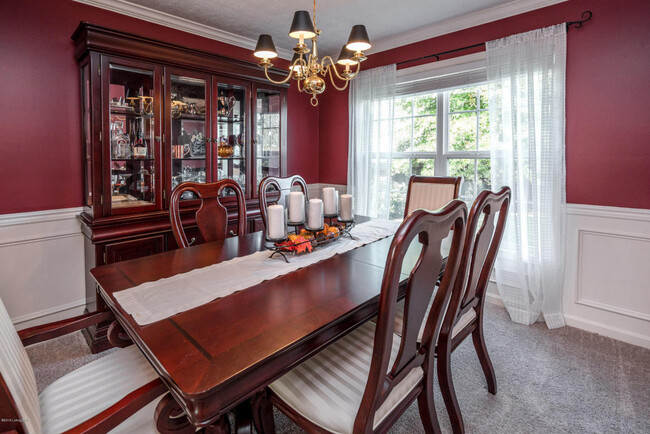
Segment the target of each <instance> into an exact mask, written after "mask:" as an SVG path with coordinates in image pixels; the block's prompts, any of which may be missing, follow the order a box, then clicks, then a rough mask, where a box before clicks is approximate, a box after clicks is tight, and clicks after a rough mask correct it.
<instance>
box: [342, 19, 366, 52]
mask: <svg viewBox="0 0 650 434" xmlns="http://www.w3.org/2000/svg"><path fill="white" fill-rule="evenodd" d="M345 46H346V47H347V48H348V49H349V50H352V51H363V50H367V49H368V48H370V47H371V45H370V38H369V37H368V31H367V30H366V26H364V25H363V24H357V25H355V26H353V27H352V30H351V31H350V37H349V38H348V43H347V44H346V45H345Z"/></svg>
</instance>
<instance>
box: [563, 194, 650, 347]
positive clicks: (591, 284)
mask: <svg viewBox="0 0 650 434" xmlns="http://www.w3.org/2000/svg"><path fill="white" fill-rule="evenodd" d="M648 258H650V210H644V209H633V208H617V207H606V206H592V205H573V204H570V205H567V250H566V272H565V273H566V274H565V291H564V315H565V317H566V321H567V324H568V325H570V326H573V327H578V328H582V329H585V330H588V331H591V332H595V333H599V334H602V335H605V336H609V337H612V338H615V339H619V340H622V341H625V342H628V343H631V344H635V345H640V346H642V347H645V348H650V267H649V266H648Z"/></svg>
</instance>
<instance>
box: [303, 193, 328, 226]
mask: <svg viewBox="0 0 650 434" xmlns="http://www.w3.org/2000/svg"><path fill="white" fill-rule="evenodd" d="M323 223H324V221H323V201H322V200H320V199H311V200H310V201H309V210H308V211H307V227H308V228H309V229H320V228H322V227H323Z"/></svg>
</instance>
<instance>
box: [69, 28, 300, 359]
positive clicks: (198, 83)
mask: <svg viewBox="0 0 650 434" xmlns="http://www.w3.org/2000/svg"><path fill="white" fill-rule="evenodd" d="M72 39H73V40H74V43H75V56H76V58H77V61H78V63H79V67H80V78H81V116H82V146H83V167H84V175H83V176H84V210H83V212H82V213H81V215H80V216H79V219H80V221H81V227H82V232H83V234H84V239H85V258H86V299H87V300H88V302H87V306H86V309H87V310H88V311H94V310H96V309H104V308H105V305H104V304H103V301H102V300H101V297H97V292H96V291H97V290H96V287H95V284H94V283H93V280H92V278H91V277H90V274H89V271H90V269H92V268H94V267H96V266H99V265H104V264H110V263H113V262H119V261H123V260H127V259H133V258H138V257H142V256H147V255H151V254H155V253H160V252H164V251H167V250H171V249H175V248H177V246H176V243H175V241H174V237H173V235H172V232H171V225H170V220H169V197H170V194H171V191H172V190H173V188H174V187H175V186H176V185H178V184H179V183H181V182H184V181H194V182H211V181H216V180H219V179H224V178H230V179H233V180H235V181H236V182H237V183H238V184H239V185H240V186H241V187H242V190H243V191H244V194H245V197H246V202H247V209H248V213H247V223H246V224H247V228H248V230H249V231H255V230H260V229H261V228H262V227H263V226H262V222H261V216H260V212H259V205H258V200H257V186H258V184H259V181H260V180H261V179H262V178H263V177H265V176H268V175H272V176H285V175H286V131H287V119H286V105H287V102H286V101H287V89H286V88H287V86H288V85H287V86H274V85H270V84H268V81H267V80H266V79H265V77H264V72H263V71H262V70H261V69H260V68H259V67H257V65H255V64H254V63H252V62H245V61H241V60H236V59H230V58H227V57H223V56H218V55H215V54H211V53H207V52H202V51H197V50H192V49H188V48H184V47H179V46H175V45H172V44H167V43H163V42H159V41H155V40H151V39H147V38H142V37H139V36H136V35H131V34H127V33H123V32H118V31H115V30H111V29H107V28H104V27H100V26H96V25H93V24H89V23H83V22H82V23H81V24H80V25H79V27H78V28H77V30H76V31H75V33H74V34H73V35H72ZM274 74H276V78H279V77H280V76H279V75H278V74H277V72H274ZM230 194H232V192H226V193H225V194H224V199H223V203H224V204H225V205H226V207H229V205H232V206H233V207H234V197H228V196H229V195H230ZM195 199H196V198H195V197H193V196H192V193H191V192H187V195H186V196H184V197H183V200H184V201H183V210H184V211H185V213H184V215H183V221H184V225H185V227H186V230H187V233H188V236H191V237H194V238H196V242H199V243H200V242H201V238H200V236H199V233H198V230H197V229H196V224H195V222H194V221H193V220H192V219H193V217H192V216H193V215H194V213H193V212H192V211H194V210H195V208H196V207H197V206H198V200H195ZM236 224H237V221H236V215H235V213H234V212H233V213H232V215H231V217H230V221H229V226H232V227H233V228H234V227H236ZM106 326H107V325H100V326H97V327H92V328H89V329H87V330H86V338H87V339H88V342H89V344H90V345H91V349H92V350H93V351H94V352H96V351H100V350H103V349H104V348H107V347H108V346H109V344H108V341H107V340H106V328H107V327H106Z"/></svg>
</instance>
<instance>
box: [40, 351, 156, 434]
mask: <svg viewBox="0 0 650 434" xmlns="http://www.w3.org/2000/svg"><path fill="white" fill-rule="evenodd" d="M157 377H158V374H156V372H155V371H154V370H153V368H152V367H151V365H150V364H149V362H148V361H147V359H145V358H144V356H142V353H140V350H138V347H136V346H135V345H131V346H129V347H126V348H123V349H120V350H117V351H115V352H113V353H111V354H109V355H107V356H104V357H102V358H100V359H97V360H95V361H93V362H91V363H89V364H87V365H84V366H82V367H81V368H79V369H77V370H75V371H72V372H71V373H69V374H67V375H65V376H63V377H61V378H59V379H58V380H56V381H55V382H54V383H52V384H50V385H49V386H48V387H47V388H46V389H45V390H43V391H42V392H41V394H40V395H39V397H38V398H39V402H40V408H41V424H42V425H41V426H42V431H43V433H57V432H62V431H65V430H67V429H70V428H73V427H75V426H76V425H78V424H80V423H81V422H83V421H85V420H88V419H90V418H91V417H93V416H94V415H96V414H98V413H100V412H102V411H103V410H106V409H107V408H108V407H110V406H111V405H113V404H115V403H116V402H117V401H119V400H120V399H122V398H124V397H125V396H126V395H128V394H129V393H130V392H132V391H134V390H136V389H138V388H140V387H142V386H144V385H145V384H147V383H148V382H150V381H152V380H155V379H156V378H157ZM157 403H158V402H157V401H156V400H154V401H153V402H151V403H150V404H148V406H147V407H150V408H149V409H148V408H147V407H144V408H142V409H140V410H139V411H138V412H137V413H136V414H135V415H133V416H132V417H131V418H129V419H127V420H126V421H124V422H122V424H121V425H120V426H118V427H117V428H116V429H115V431H116V432H126V431H131V429H130V428H136V427H137V428H138V429H137V432H143V430H144V432H157V431H156V423H155V421H154V417H153V415H154V409H155V406H156V404H157ZM147 410H149V411H147ZM127 427H129V430H127V429H126V428H127ZM131 432H136V431H131Z"/></svg>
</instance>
